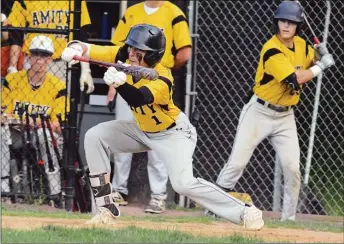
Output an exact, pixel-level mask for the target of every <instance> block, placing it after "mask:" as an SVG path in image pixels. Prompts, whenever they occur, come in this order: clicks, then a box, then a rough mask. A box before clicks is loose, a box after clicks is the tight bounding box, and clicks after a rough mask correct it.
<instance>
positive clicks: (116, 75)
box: [103, 67, 127, 88]
mask: <svg viewBox="0 0 344 244" xmlns="http://www.w3.org/2000/svg"><path fill="white" fill-rule="evenodd" d="M103 79H104V81H105V83H106V84H107V85H108V86H113V87H115V88H117V87H119V86H121V85H123V84H124V83H125V82H127V75H126V74H125V73H123V72H121V71H118V70H117V69H116V68H115V67H109V68H108V70H107V71H106V72H105V74H104V78H103Z"/></svg>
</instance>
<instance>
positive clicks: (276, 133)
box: [217, 95, 300, 220]
mask: <svg viewBox="0 0 344 244" xmlns="http://www.w3.org/2000/svg"><path fill="white" fill-rule="evenodd" d="M265 138H269V140H270V142H271V144H272V145H273V147H274V149H275V151H276V153H277V154H278V156H279V158H280V162H281V166H282V170H283V173H284V196H283V209H282V220H285V219H289V220H295V214H296V207H297V202H298V198H299V191H300V147H299V141H298V137H297V130H296V123H295V117H294V111H293V110H292V109H291V110H289V111H286V112H276V111H274V110H272V109H270V108H268V107H266V106H264V105H262V104H260V103H258V102H257V96H256V95H254V96H253V97H252V98H251V100H250V102H249V103H247V104H246V105H245V106H244V108H243V110H242V112H241V114H240V118H239V124H238V127H237V133H236V137H235V141H234V145H233V149H232V153H231V156H230V158H229V160H228V162H227V163H226V165H225V166H224V168H223V169H222V170H221V172H220V175H219V177H218V179H217V184H218V185H219V186H221V187H224V188H227V189H233V188H234V187H235V185H236V183H237V182H238V180H239V179H240V177H241V176H242V174H243V171H244V169H245V167H246V165H247V164H248V162H249V160H250V158H251V156H252V154H253V151H254V150H255V148H256V147H257V146H258V144H259V143H260V142H261V141H263V140H264V139H265Z"/></svg>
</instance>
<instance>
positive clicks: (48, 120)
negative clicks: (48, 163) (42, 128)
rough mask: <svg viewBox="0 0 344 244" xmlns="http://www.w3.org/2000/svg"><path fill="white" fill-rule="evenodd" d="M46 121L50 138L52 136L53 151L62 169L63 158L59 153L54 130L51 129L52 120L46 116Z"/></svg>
mask: <svg viewBox="0 0 344 244" xmlns="http://www.w3.org/2000/svg"><path fill="white" fill-rule="evenodd" d="M44 120H45V122H46V123H47V128H48V131H49V133H50V136H51V143H52V144H53V149H54V152H55V155H56V157H57V161H58V164H59V166H60V168H62V158H61V154H60V152H59V149H58V147H57V141H56V139H55V136H54V133H53V130H52V128H51V124H50V119H49V117H48V116H47V115H44Z"/></svg>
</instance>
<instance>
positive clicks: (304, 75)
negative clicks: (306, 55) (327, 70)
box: [295, 69, 313, 84]
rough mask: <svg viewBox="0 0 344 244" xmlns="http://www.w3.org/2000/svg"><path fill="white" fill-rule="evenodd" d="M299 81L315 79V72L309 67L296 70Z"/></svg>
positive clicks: (302, 82)
mask: <svg viewBox="0 0 344 244" xmlns="http://www.w3.org/2000/svg"><path fill="white" fill-rule="evenodd" d="M295 74H296V79H297V83H299V84H304V83H307V82H308V81H310V80H312V79H313V73H312V71H310V70H309V69H307V70H297V71H295Z"/></svg>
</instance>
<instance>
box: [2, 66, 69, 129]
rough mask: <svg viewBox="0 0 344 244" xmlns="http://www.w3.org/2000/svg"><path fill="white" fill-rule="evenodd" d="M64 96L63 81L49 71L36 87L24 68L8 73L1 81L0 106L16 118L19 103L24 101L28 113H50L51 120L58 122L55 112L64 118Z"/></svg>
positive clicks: (65, 94) (65, 95)
mask: <svg viewBox="0 0 344 244" xmlns="http://www.w3.org/2000/svg"><path fill="white" fill-rule="evenodd" d="M66 97H67V89H66V85H65V82H63V81H61V80H59V79H58V78H57V77H56V76H54V75H52V74H50V73H47V75H46V78H45V80H44V82H43V83H42V85H40V86H39V87H38V88H34V87H33V86H32V85H31V84H30V82H29V79H28V71H26V70H22V71H19V72H17V73H11V74H8V75H7V76H6V77H5V79H3V81H2V87H1V106H2V107H5V111H6V113H8V114H13V115H14V116H15V117H17V118H18V108H19V104H22V103H24V104H28V105H29V107H28V112H29V114H31V113H32V112H33V111H35V112H36V113H43V114H46V115H50V116H51V120H52V121H54V122H58V119H57V117H56V115H57V114H59V113H60V114H61V116H62V119H64V118H65V106H66ZM67 102H68V101H67ZM67 104H69V103H67ZM68 111H69V106H67V112H68Z"/></svg>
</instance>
